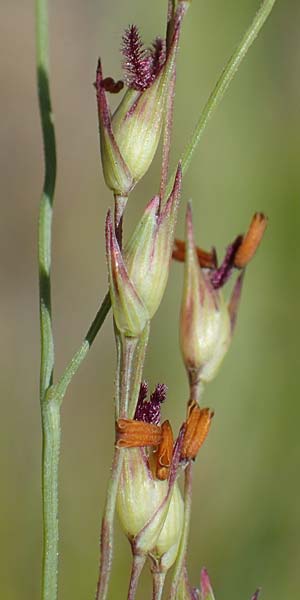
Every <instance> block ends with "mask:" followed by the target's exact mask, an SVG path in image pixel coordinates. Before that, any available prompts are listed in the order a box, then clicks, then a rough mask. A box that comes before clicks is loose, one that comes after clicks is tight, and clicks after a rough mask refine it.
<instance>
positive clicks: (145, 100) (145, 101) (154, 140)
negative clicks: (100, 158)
mask: <svg viewBox="0 0 300 600" xmlns="http://www.w3.org/2000/svg"><path fill="white" fill-rule="evenodd" d="M165 79H166V77H165V72H164V71H162V73H161V74H160V76H159V77H158V78H157V80H156V81H155V82H154V84H153V85H151V87H149V88H148V89H147V90H146V91H145V92H137V91H136V90H131V89H129V90H128V91H127V92H126V94H125V95H124V98H123V100H122V102H121V104H120V106H119V107H118V108H117V110H116V112H115V114H114V115H113V118H112V128H113V132H114V136H115V140H116V142H117V145H118V148H119V150H120V153H121V156H122V158H123V159H124V161H125V163H126V165H127V167H128V169H129V172H130V174H131V177H132V179H133V180H134V181H135V182H138V181H139V180H140V179H141V178H142V177H143V175H144V174H145V173H146V171H147V170H148V169H149V167H150V165H151V163H152V160H153V158H154V155H155V152H156V149H157V146H158V142H159V139H160V135H161V129H162V122H163V115H164V104H165V86H166V82H165Z"/></svg>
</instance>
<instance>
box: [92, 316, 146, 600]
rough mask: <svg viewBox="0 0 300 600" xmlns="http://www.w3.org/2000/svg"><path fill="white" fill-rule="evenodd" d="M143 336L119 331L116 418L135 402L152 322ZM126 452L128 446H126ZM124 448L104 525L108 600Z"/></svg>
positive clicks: (102, 572)
mask: <svg viewBox="0 0 300 600" xmlns="http://www.w3.org/2000/svg"><path fill="white" fill-rule="evenodd" d="M146 329H147V331H146V333H145V332H143V334H142V336H141V338H140V339H136V338H127V337H125V336H122V335H121V334H119V333H118V332H116V346H117V375H116V384H115V406H116V418H119V416H120V417H122V418H126V417H127V416H128V409H129V406H130V407H132V406H133V405H136V403H137V400H138V394H139V389H140V383H141V377H142V371H143V365H144V360H145V353H146V346H147V343H148V334H149V326H148V325H147V326H146ZM125 452H126V450H125ZM123 453H124V449H119V448H115V451H114V458H113V464H112V469H111V476H110V479H109V483H108V488H107V494H106V502H105V507H104V513H103V518H102V526H101V540H100V552H101V558H100V566H99V577H98V583H97V590H96V600H105V599H106V597H107V592H108V585H109V579H110V573H111V567H112V559H113V538H114V517H115V510H116V501H117V493H118V486H119V481H120V476H121V471H122V465H123V456H124V455H123Z"/></svg>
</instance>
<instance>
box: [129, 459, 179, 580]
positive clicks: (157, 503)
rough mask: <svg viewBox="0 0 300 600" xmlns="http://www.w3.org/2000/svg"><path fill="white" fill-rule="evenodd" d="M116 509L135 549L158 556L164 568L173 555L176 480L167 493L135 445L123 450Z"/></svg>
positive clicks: (176, 529) (175, 544)
mask: <svg viewBox="0 0 300 600" xmlns="http://www.w3.org/2000/svg"><path fill="white" fill-rule="evenodd" d="M158 509H159V510H158ZM117 511H118V515H119V518H120V522H121V525H122V527H123V529H124V531H125V533H126V535H127V536H128V537H129V539H130V540H131V541H133V540H134V541H135V543H136V550H137V551H138V552H141V553H144V554H151V555H152V556H155V557H156V558H159V559H162V568H163V569H164V570H167V569H168V568H169V566H171V565H172V564H173V562H174V561H175V559H176V554H177V549H178V545H179V541H180V536H181V529H182V523H183V501H182V497H181V493H180V491H179V488H178V485H177V483H175V485H174V488H173V490H172V491H171V493H170V494H169V496H168V481H159V480H158V479H155V478H154V477H152V475H151V473H150V471H149V469H148V467H147V464H146V462H145V461H144V459H143V457H142V454H141V450H140V449H139V448H130V449H126V451H125V452H124V463H123V469H122V474H121V479H120V484H119V489H118V496H117Z"/></svg>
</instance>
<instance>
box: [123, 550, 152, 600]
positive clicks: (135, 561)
mask: <svg viewBox="0 0 300 600" xmlns="http://www.w3.org/2000/svg"><path fill="white" fill-rule="evenodd" d="M146 558H147V555H146V554H133V557H132V568H131V577H130V583H129V590H128V597H127V600H134V599H135V595H136V592H137V586H138V582H139V578H140V575H141V572H142V570H143V567H144V564H145V562H146Z"/></svg>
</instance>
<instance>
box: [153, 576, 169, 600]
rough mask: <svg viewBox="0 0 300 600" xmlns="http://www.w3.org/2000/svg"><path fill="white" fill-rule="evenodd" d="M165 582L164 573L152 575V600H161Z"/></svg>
mask: <svg viewBox="0 0 300 600" xmlns="http://www.w3.org/2000/svg"><path fill="white" fill-rule="evenodd" d="M165 580H166V573H159V572H153V573H152V586H153V587H152V600H161V598H162V595H163V591H164V585H165Z"/></svg>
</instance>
